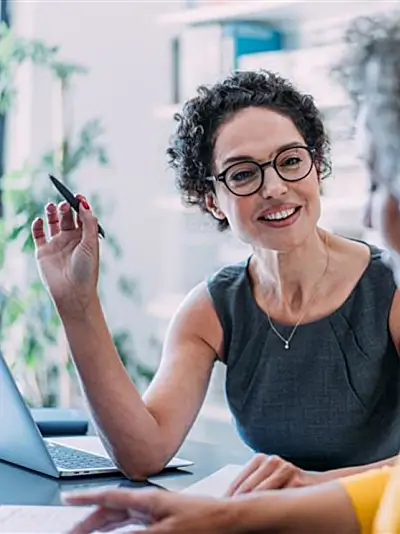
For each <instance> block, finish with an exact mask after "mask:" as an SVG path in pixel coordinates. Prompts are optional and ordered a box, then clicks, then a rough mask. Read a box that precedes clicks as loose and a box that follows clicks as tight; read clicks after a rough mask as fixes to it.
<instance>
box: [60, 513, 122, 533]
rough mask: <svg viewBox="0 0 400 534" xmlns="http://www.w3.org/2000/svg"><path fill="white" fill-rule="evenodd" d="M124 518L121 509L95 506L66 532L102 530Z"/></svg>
mask: <svg viewBox="0 0 400 534" xmlns="http://www.w3.org/2000/svg"><path fill="white" fill-rule="evenodd" d="M125 520H126V514H125V513H124V512H123V511H122V510H112V509H105V508H97V509H96V510H94V511H93V512H91V513H90V514H89V515H88V516H87V517H85V519H83V520H82V521H80V522H79V523H78V524H77V525H75V526H74V527H73V528H72V529H71V530H69V531H68V534H89V533H90V532H97V531H99V530H104V529H106V528H107V527H109V526H110V525H116V524H119V522H124V521H125Z"/></svg>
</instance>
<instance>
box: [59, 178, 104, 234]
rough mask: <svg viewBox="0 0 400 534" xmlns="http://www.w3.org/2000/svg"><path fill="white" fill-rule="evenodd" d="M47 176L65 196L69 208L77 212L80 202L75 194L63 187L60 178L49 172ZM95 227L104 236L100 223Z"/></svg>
mask: <svg viewBox="0 0 400 534" xmlns="http://www.w3.org/2000/svg"><path fill="white" fill-rule="evenodd" d="M49 178H50V180H51V181H52V183H53V185H54V187H55V188H56V189H57V191H58V192H59V193H60V194H61V195H62V196H63V197H64V198H65V200H66V201H67V202H68V204H69V205H70V206H71V208H72V209H74V210H75V211H76V213H79V204H80V202H81V201H80V200H79V198H76V196H75V195H74V194H73V193H72V192H71V191H70V190H69V189H68V188H67V187H65V185H64V184H62V183H61V182H60V180H57V178H55V177H54V176H52V175H51V174H49ZM97 229H98V232H99V235H100V236H101V237H103V238H104V237H105V236H106V235H105V233H104V230H103V228H102V227H101V226H100V224H98V225H97Z"/></svg>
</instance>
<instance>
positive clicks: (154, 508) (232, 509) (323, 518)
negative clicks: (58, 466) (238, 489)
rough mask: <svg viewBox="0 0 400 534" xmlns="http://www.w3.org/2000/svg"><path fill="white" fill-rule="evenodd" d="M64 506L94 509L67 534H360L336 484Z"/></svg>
mask: <svg viewBox="0 0 400 534" xmlns="http://www.w3.org/2000/svg"><path fill="white" fill-rule="evenodd" d="M65 501H66V502H67V503H69V504H75V505H84V506H92V505H96V506H97V508H96V510H95V511H94V512H93V513H92V514H91V515H90V516H89V517H88V518H85V519H84V520H83V521H82V522H81V523H80V524H79V525H77V526H76V527H75V528H74V529H73V530H72V531H70V533H69V534H89V533H92V532H97V531H98V530H99V529H100V528H106V527H111V526H112V527H113V528H116V527H118V526H119V524H116V521H120V524H121V525H126V524H127V521H129V520H130V521H132V522H133V521H134V520H135V519H140V518H142V519H144V518H147V520H148V521H149V522H150V526H149V527H148V528H146V532H149V534H150V533H154V534H156V533H157V534H161V532H162V533H163V534H178V533H179V534H180V533H182V534H188V533H190V534H360V528H359V524H358V521H357V517H356V514H355V512H354V508H353V506H352V502H351V500H350V499H349V497H348V495H347V492H346V490H345V489H344V487H343V486H341V485H340V483H339V482H330V483H327V484H321V485H319V486H315V487H312V488H301V489H288V490H280V491H266V492H262V493H252V494H249V495H246V496H240V497H235V498H231V499H211V498H208V497H198V496H194V495H193V496H192V495H190V496H189V495H184V494H181V493H174V492H169V491H159V490H149V491H146V490H144V491H143V490H139V491H132V490H121V489H111V490H107V489H106V490H97V491H96V490H93V491H90V492H84V493H81V494H79V493H70V494H68V495H67V496H66V497H65ZM116 512H117V514H116ZM116 518H119V519H116ZM363 534H364V533H363Z"/></svg>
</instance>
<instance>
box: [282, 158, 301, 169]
mask: <svg viewBox="0 0 400 534" xmlns="http://www.w3.org/2000/svg"><path fill="white" fill-rule="evenodd" d="M299 163H301V159H300V158H299V157H297V156H292V157H291V158H287V159H285V161H283V162H282V163H281V164H280V165H282V166H283V167H291V166H293V165H298V164H299Z"/></svg>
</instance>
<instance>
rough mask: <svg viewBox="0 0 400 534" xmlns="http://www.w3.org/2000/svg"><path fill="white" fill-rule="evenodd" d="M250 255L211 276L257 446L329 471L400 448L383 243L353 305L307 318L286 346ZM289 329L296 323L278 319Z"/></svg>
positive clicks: (230, 379) (235, 388)
mask: <svg viewBox="0 0 400 534" xmlns="http://www.w3.org/2000/svg"><path fill="white" fill-rule="evenodd" d="M248 262H249V260H246V261H244V262H241V263H238V264H235V265H231V266H227V267H224V268H222V269H221V270H220V271H218V272H217V273H216V274H214V275H213V276H212V277H210V278H209V279H208V281H207V286H208V291H209V294H210V296H211V298H212V301H213V303H214V306H215V309H216V312H217V314H218V317H219V320H220V322H221V325H222V328H223V334H224V361H225V364H226V366H227V379H226V395H227V401H228V404H229V406H230V409H231V411H232V414H233V417H234V421H235V423H236V426H237V429H238V432H239V434H240V435H241V437H242V439H243V440H244V441H245V443H247V444H248V445H249V446H250V447H251V448H252V449H253V450H254V451H257V452H263V453H265V454H277V455H279V456H281V457H283V458H285V459H287V460H289V461H291V462H293V463H294V464H296V465H298V466H300V467H302V468H303V469H310V470H317V471H318V470H320V471H323V470H328V469H335V468H340V467H346V466H353V465H362V464H366V463H371V462H374V461H377V460H382V459H385V458H388V457H391V456H393V455H395V454H397V453H398V452H399V449H400V361H399V357H398V354H397V351H396V348H395V346H394V343H393V341H392V339H391V336H390V332H389V328H388V317H389V311H390V307H391V304H392V300H393V296H394V292H395V289H396V288H395V284H394V281H393V276H392V273H391V271H390V269H389V268H388V267H387V266H386V265H385V264H384V263H383V262H382V260H381V251H380V250H379V249H377V248H375V247H372V246H371V259H370V263H369V265H368V267H367V269H366V270H365V272H364V274H363V275H362V277H361V279H360V280H359V282H358V284H357V285H356V287H355V288H354V290H353V291H352V293H351V294H350V295H349V297H348V298H347V300H346V301H345V302H344V304H343V305H342V306H341V307H340V308H339V309H338V310H336V311H335V312H333V313H332V314H331V315H329V316H327V317H324V318H322V319H320V320H317V321H315V322H312V323H308V324H304V325H300V326H299V327H298V329H297V331H296V333H295V335H294V337H293V339H292V341H291V343H290V349H289V350H285V348H284V343H283V342H282V340H281V339H279V338H278V337H277V335H276V334H275V333H274V332H273V331H272V330H271V328H270V326H269V324H268V320H267V316H266V315H265V313H264V312H263V311H262V310H261V309H260V308H259V307H258V306H257V304H256V302H255V300H254V298H253V295H252V292H251V286H250V281H249V278H248V273H247V266H248ZM274 325H275V326H276V328H277V329H278V330H279V332H281V334H282V335H283V336H284V337H285V338H288V337H289V335H290V333H291V331H292V329H293V326H287V325H281V324H279V323H276V322H275V323H274Z"/></svg>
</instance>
